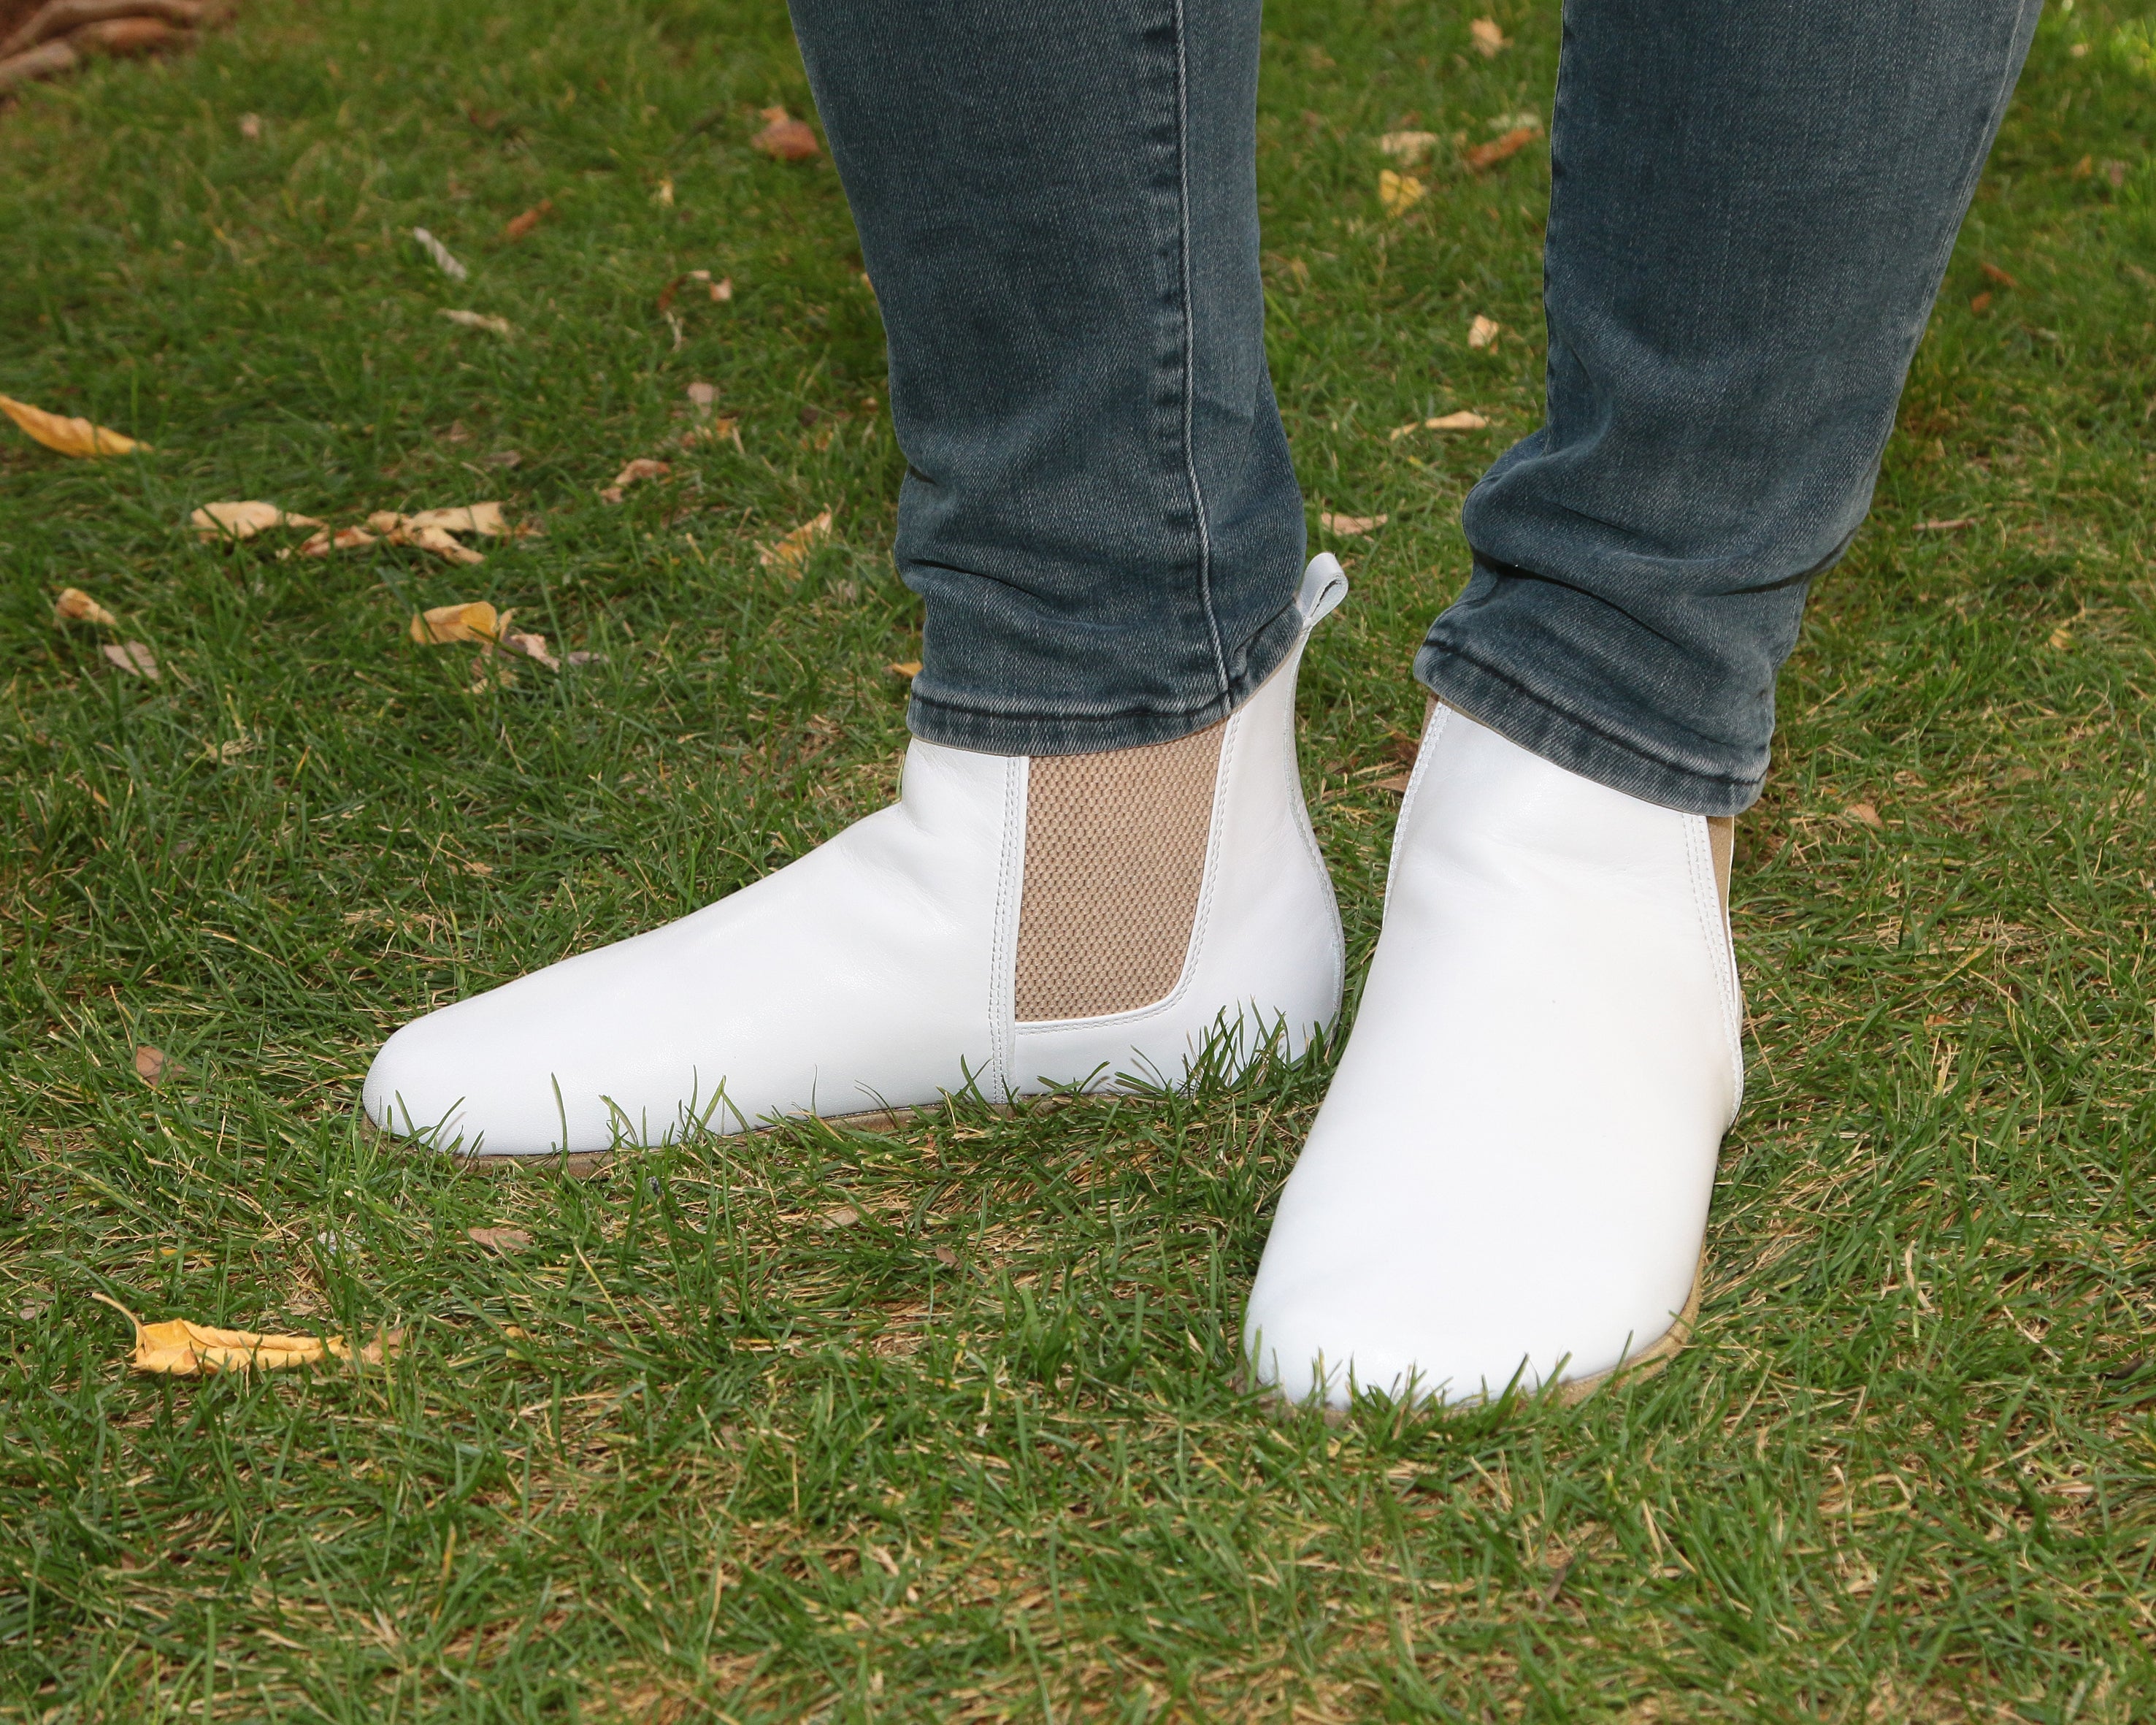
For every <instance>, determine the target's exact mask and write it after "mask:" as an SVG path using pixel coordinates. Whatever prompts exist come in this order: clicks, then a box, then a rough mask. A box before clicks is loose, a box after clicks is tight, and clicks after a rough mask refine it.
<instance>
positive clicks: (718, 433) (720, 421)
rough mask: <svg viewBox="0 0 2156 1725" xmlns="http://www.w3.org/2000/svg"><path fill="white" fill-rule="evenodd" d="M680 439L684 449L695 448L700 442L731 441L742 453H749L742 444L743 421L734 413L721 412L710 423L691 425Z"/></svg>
mask: <svg viewBox="0 0 2156 1725" xmlns="http://www.w3.org/2000/svg"><path fill="white" fill-rule="evenodd" d="M700 443H731V445H733V446H734V447H735V448H736V449H738V450H741V451H742V454H744V455H746V454H747V453H748V451H747V450H746V449H745V448H743V447H742V435H741V421H740V420H739V419H737V417H735V415H732V414H721V415H719V416H718V418H716V420H712V421H711V423H710V424H709V425H691V426H690V428H689V429H688V430H686V431H684V432H683V433H682V434H681V436H680V444H681V447H682V448H684V449H694V448H695V447H696V445H698V444H700Z"/></svg>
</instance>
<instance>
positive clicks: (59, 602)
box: [53, 587, 120, 629]
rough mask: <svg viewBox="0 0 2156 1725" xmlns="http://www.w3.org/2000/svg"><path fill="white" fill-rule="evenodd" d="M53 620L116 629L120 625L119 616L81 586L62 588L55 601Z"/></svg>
mask: <svg viewBox="0 0 2156 1725" xmlns="http://www.w3.org/2000/svg"><path fill="white" fill-rule="evenodd" d="M53 620H54V622H55V623H96V624H99V625H100V626H103V627H105V628H107V629H115V628H117V627H118V626H119V625H120V619H119V618H117V617H115V616H114V615H112V613H111V612H110V611H108V610H105V607H104V606H103V605H100V604H99V603H98V602H97V601H96V600H94V599H92V598H91V597H90V595H88V594H87V593H85V592H84V591H83V590H82V589H81V588H80V587H63V588H61V589H60V596H59V598H58V599H56V600H54V601H53Z"/></svg>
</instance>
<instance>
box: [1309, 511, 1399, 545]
mask: <svg viewBox="0 0 2156 1725" xmlns="http://www.w3.org/2000/svg"><path fill="white" fill-rule="evenodd" d="M1392 518H1393V517H1391V516H1389V515H1334V514H1332V513H1330V512H1327V513H1323V514H1321V515H1320V516H1319V517H1317V524H1318V525H1319V526H1320V527H1322V528H1324V529H1325V530H1326V532H1327V533H1338V534H1339V535H1340V536H1341V537H1342V538H1349V539H1359V538H1362V537H1363V534H1365V533H1371V532H1373V531H1375V530H1376V529H1377V528H1381V527H1383V525H1384V524H1385V523H1387V522H1389V521H1390V520H1391V519H1392Z"/></svg>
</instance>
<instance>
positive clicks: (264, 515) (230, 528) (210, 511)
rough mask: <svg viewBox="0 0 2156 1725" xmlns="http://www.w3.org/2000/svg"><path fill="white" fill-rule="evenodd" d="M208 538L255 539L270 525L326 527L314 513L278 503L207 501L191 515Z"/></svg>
mask: <svg viewBox="0 0 2156 1725" xmlns="http://www.w3.org/2000/svg"><path fill="white" fill-rule="evenodd" d="M187 524H188V525H189V526H190V527H192V528H193V529H194V530H195V531H196V532H197V533H199V534H201V535H202V537H203V538H205V539H251V538H254V536H255V534H257V533H260V532H262V531H263V530H264V528H273V527H322V526H326V523H323V522H319V521H317V520H316V519H315V518H314V517H313V516H311V515H292V514H288V513H287V512H285V511H284V510H282V509H280V508H279V507H277V506H276V505H275V503H264V502H259V501H257V502H245V503H205V504H203V506H202V507H201V508H199V509H198V510H196V511H195V512H194V513H193V514H192V515H190V516H189V517H187Z"/></svg>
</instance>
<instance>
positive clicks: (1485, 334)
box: [1467, 312, 1505, 348]
mask: <svg viewBox="0 0 2156 1725" xmlns="http://www.w3.org/2000/svg"><path fill="white" fill-rule="evenodd" d="M1504 332H1505V326H1504V325H1503V324H1501V323H1500V322H1497V321H1496V319H1495V318H1494V317H1483V316H1482V315H1481V313H1479V312H1478V313H1476V318H1475V321H1474V322H1472V323H1471V324H1469V325H1468V326H1467V345H1468V346H1469V347H1471V348H1494V347H1495V346H1496V344H1497V337H1499V336H1501V335H1502V334H1503V333H1504Z"/></svg>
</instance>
